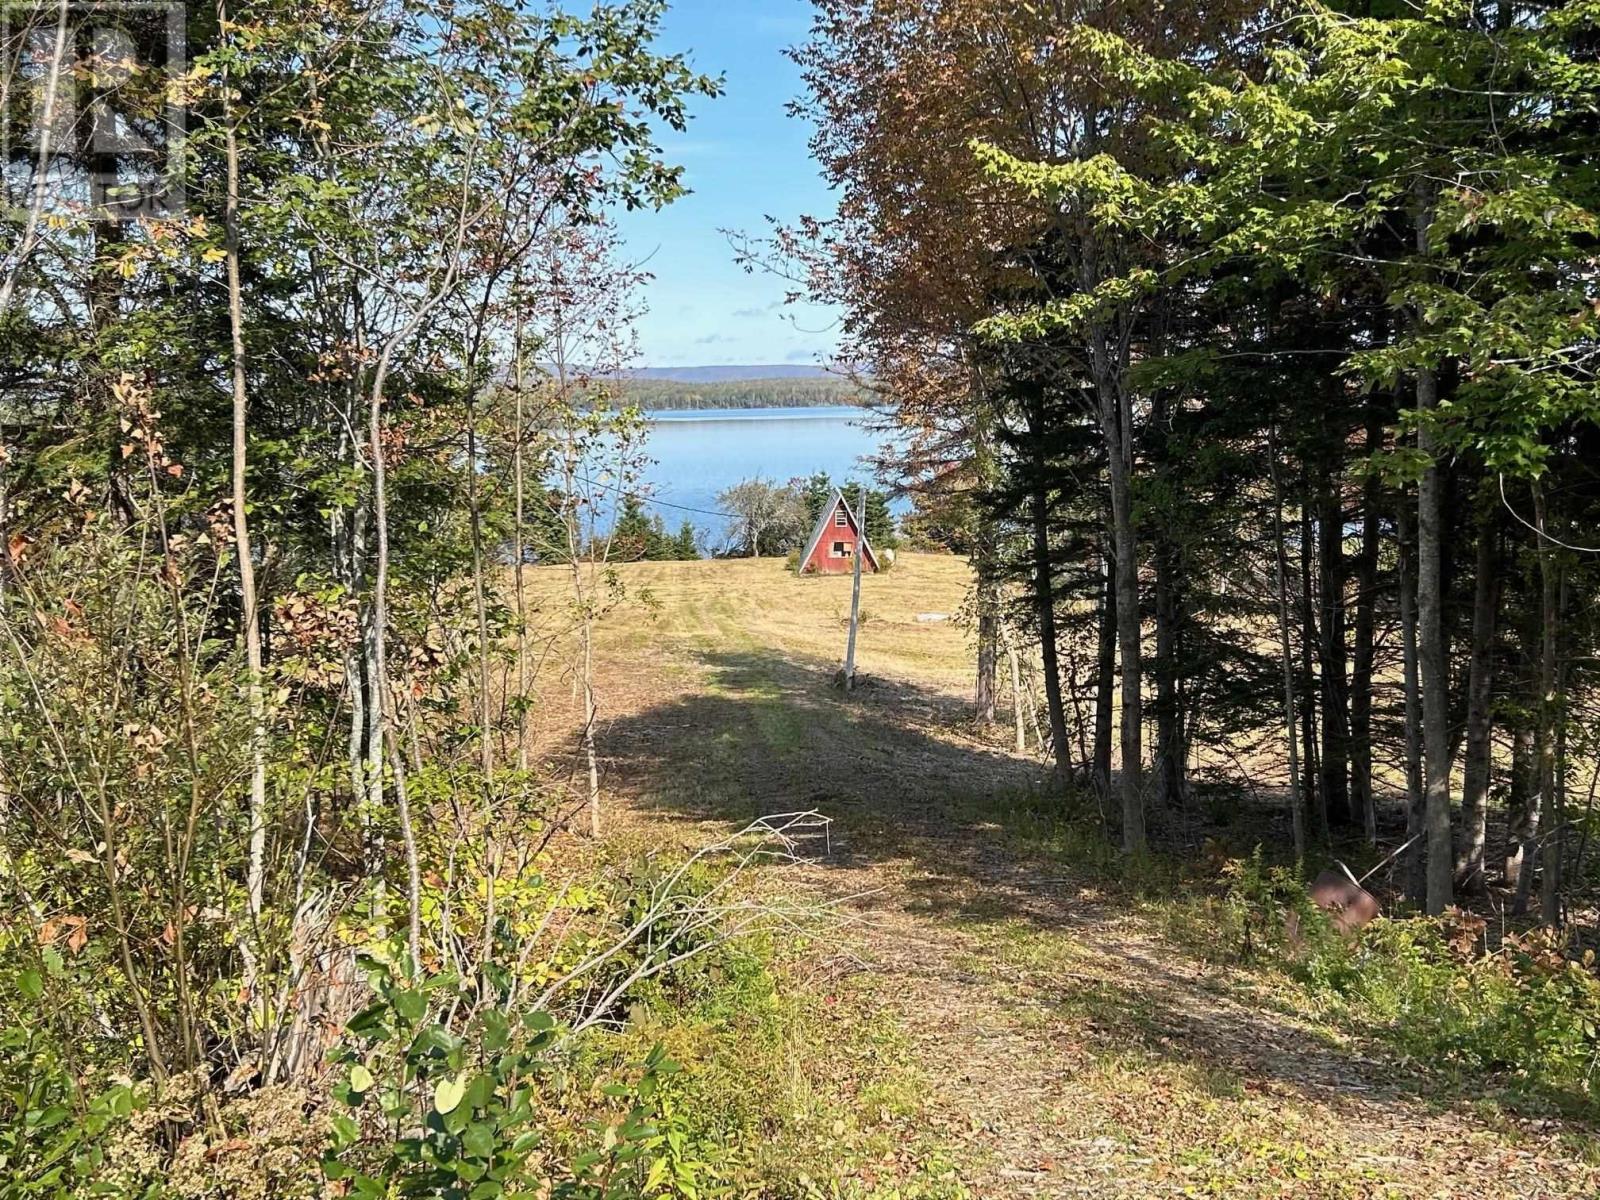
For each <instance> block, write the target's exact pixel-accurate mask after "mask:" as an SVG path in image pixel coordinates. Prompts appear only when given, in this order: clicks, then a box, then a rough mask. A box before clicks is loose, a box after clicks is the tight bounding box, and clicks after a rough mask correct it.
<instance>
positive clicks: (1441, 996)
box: [986, 796, 1600, 1120]
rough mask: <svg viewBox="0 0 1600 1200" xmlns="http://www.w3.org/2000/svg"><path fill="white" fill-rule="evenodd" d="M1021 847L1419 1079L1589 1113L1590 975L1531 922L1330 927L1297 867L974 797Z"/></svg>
mask: <svg viewBox="0 0 1600 1200" xmlns="http://www.w3.org/2000/svg"><path fill="white" fill-rule="evenodd" d="M986 811H987V814H988V815H989V817H990V818H992V819H993V818H998V820H999V822H1000V823H1001V825H1002V826H1003V827H1004V829H1005V830H1006V831H1007V833H1008V834H1009V835H1010V836H1011V837H1013V838H1014V839H1015V840H1016V841H1017V842H1018V843H1019V844H1020V848H1022V849H1024V850H1025V851H1026V852H1029V853H1034V854H1044V855H1047V856H1048V857H1050V858H1051V859H1054V860H1056V861H1059V862H1061V863H1062V864H1063V865H1066V866H1069V867H1070V868H1071V869H1072V870H1073V871H1074V872H1075V874H1076V876H1077V877H1078V878H1079V879H1081V881H1082V883H1083V885H1084V886H1085V887H1088V888H1091V889H1093V892H1094V893H1095V894H1096V895H1098V896H1100V897H1102V898H1106V899H1110V898H1112V897H1114V898H1115V901H1116V903H1117V904H1119V905H1125V906H1131V907H1132V908H1133V909H1134V910H1136V911H1137V912H1138V913H1139V914H1140V916H1141V917H1142V918H1143V919H1144V920H1146V921H1148V922H1149V923H1150V924H1151V925H1153V926H1154V927H1155V928H1156V929H1157V930H1159V931H1160V933H1161V934H1162V935H1163V936H1164V937H1166V938H1167V939H1169V940H1171V941H1173V942H1175V943H1178V944H1180V945H1182V946H1183V947H1184V948H1185V949H1187V950H1188V951H1189V952H1191V953H1193V954H1194V955H1195V956H1196V957H1198V958H1201V959H1203V960H1205V961H1210V962H1215V963H1219V964H1228V965H1230V966H1235V967H1239V968H1242V969H1244V970H1245V971H1246V972H1247V973H1248V976H1249V978H1250V979H1251V981H1252V983H1255V984H1258V985H1260V988H1261V989H1262V990H1263V992H1264V993H1265V994H1264V995H1263V996H1262V999H1263V1000H1266V1001H1268V1002H1273V1003H1277V1004H1280V1005H1282V1006H1284V1007H1286V1008H1289V1009H1291V1010H1292V1011H1294V1012H1295V1013H1296V1014H1297V1015H1299V1016H1301V1017H1304V1018H1308V1019H1311V1020H1313V1021H1318V1022H1322V1023H1325V1024H1327V1025H1329V1026H1331V1027H1333V1028H1334V1029H1337V1030H1338V1031H1340V1032H1341V1033H1342V1034H1344V1035H1346V1036H1353V1037H1357V1038H1365V1039H1370V1040H1373V1041H1376V1042H1380V1043H1382V1044H1384V1045H1386V1046H1387V1047H1388V1048H1389V1050H1390V1052H1391V1054H1392V1055H1393V1056H1394V1058H1395V1060H1396V1062H1397V1065H1400V1066H1403V1067H1406V1068H1409V1069H1412V1070H1417V1071H1422V1072H1426V1073H1427V1075H1428V1076H1429V1078H1430V1080H1431V1082H1432V1083H1433V1085H1435V1086H1438V1087H1445V1086H1448V1087H1449V1088H1451V1089H1452V1090H1454V1091H1456V1092H1457V1093H1459V1094H1462V1095H1468V1094H1470V1095H1473V1096H1477V1097H1487V1098H1491V1099H1492V1100H1493V1101H1494V1102H1498V1103H1502V1104H1504V1105H1505V1106H1506V1107H1507V1108H1509V1109H1510V1110H1512V1111H1514V1112H1520V1113H1539V1112H1549V1111H1559V1112H1564V1113H1568V1114H1571V1115H1575V1116H1580V1117H1583V1118H1585V1119H1589V1120H1594V1119H1597V1118H1600V975H1597V972H1596V962H1595V956H1594V953H1593V952H1592V951H1586V952H1585V953H1584V954H1583V955H1582V956H1581V957H1580V958H1573V957H1570V956H1568V955H1567V954H1564V953H1563V952H1562V951H1561V950H1560V948H1559V947H1558V944H1557V942H1556V941H1555V939H1553V938H1551V937H1550V936H1548V935H1547V934H1545V933H1543V932H1542V931H1538V930H1528V931H1524V932H1522V933H1520V934H1519V933H1507V934H1506V935H1504V936H1503V937H1501V938H1500V939H1498V941H1497V943H1496V944H1494V945H1493V946H1492V947H1491V946H1490V945H1489V944H1488V943H1489V940H1490V939H1488V938H1487V937H1486V936H1485V927H1484V922H1483V920H1482V919H1481V918H1479V917H1476V916H1474V915H1473V914H1471V913H1468V912H1463V911H1460V910H1454V909H1453V910H1451V911H1450V912H1448V913H1447V914H1445V916H1444V917H1442V918H1439V919H1430V918H1427V917H1422V916H1409V917H1397V918H1382V917H1380V918H1378V919H1377V920H1375V921H1374V922H1372V923H1371V924H1370V925H1368V926H1367V927H1366V928H1364V929H1362V930H1360V931H1359V932H1358V933H1355V934H1352V935H1349V936H1345V935H1341V934H1339V933H1338V932H1336V931H1335V930H1334V929H1333V928H1332V926H1331V925H1330V923H1329V922H1328V920H1327V919H1326V917H1325V916H1324V915H1323V914H1322V913H1321V912H1320V911H1319V910H1317V909H1316V907H1315V906H1314V905H1313V904H1312V903H1311V901H1310V898H1309V895H1308V892H1307V876H1306V875H1304V874H1302V873H1299V872H1297V871H1296V870H1295V869H1294V868H1293V867H1292V866H1289V865H1285V864H1282V863H1271V862H1269V861H1267V860H1266V859H1265V858H1264V857H1263V853H1262V851H1261V849H1260V848H1259V847H1257V848H1255V849H1254V850H1253V851H1252V852H1250V853H1248V854H1239V853H1237V852H1230V851H1228V850H1227V849H1225V848H1223V847H1221V846H1217V845H1211V846H1208V848H1207V852H1206V853H1205V854H1204V855H1202V856H1201V858H1200V859H1199V860H1198V861H1195V860H1193V859H1188V858H1185V859H1179V858H1178V857H1176V856H1168V855H1163V854H1160V853H1152V854H1149V855H1147V856H1145V857H1143V858H1141V859H1138V860H1134V861H1129V860H1126V859H1124V858H1123V857H1122V856H1121V855H1120V854H1119V853H1118V852H1117V850H1116V848H1115V846H1114V845H1113V844H1112V842H1111V841H1110V840H1109V839H1108V838H1107V836H1106V835H1105V833H1104V832H1103V831H1102V830H1101V829H1100V828H1099V827H1098V825H1097V823H1096V821H1095V820H1094V817H1093V813H1092V809H1091V808H1090V806H1089V805H1088V804H1085V803H1084V802H1082V801H1079V802H1078V803H1077V805H1076V807H1075V808H1074V807H1072V806H1066V807H1064V806H1063V805H1062V804H1061V803H1060V802H1059V801H1058V800H1053V799H1051V798H1045V797H1038V796H1020V797H1013V798H1009V799H1006V800H1004V801H1001V802H999V803H997V804H992V805H989V806H986Z"/></svg>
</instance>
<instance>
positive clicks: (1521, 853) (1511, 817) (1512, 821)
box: [1505, 719, 1539, 916]
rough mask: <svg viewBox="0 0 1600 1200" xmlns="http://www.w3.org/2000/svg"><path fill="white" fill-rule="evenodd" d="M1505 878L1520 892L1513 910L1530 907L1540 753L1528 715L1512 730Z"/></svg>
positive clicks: (1518, 912) (1537, 835)
mask: <svg viewBox="0 0 1600 1200" xmlns="http://www.w3.org/2000/svg"><path fill="white" fill-rule="evenodd" d="M1507 801H1508V803H1507V813H1506V817H1507V825H1506V859H1505V882H1506V886H1507V887H1509V888H1511V889H1512V891H1513V892H1514V893H1515V894H1516V903H1515V905H1514V906H1513V909H1512V911H1513V912H1515V913H1516V914H1518V915H1519V916H1520V915H1521V914H1522V913H1524V912H1526V911H1527V907H1528V884H1529V881H1530V880H1532V878H1533V866H1534V862H1533V860H1534V854H1535V846H1536V845H1537V841H1538V837H1539V754H1538V746H1537V739H1536V737H1535V734H1534V727H1533V725H1531V724H1529V723H1528V722H1527V720H1526V719H1519V722H1518V724H1517V726H1516V728H1514V729H1513V730H1512V731H1511V789H1510V791H1509V793H1508V795H1507Z"/></svg>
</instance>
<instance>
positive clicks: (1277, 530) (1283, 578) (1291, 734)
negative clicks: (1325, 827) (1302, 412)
mask: <svg viewBox="0 0 1600 1200" xmlns="http://www.w3.org/2000/svg"><path fill="white" fill-rule="evenodd" d="M1275 443H1276V439H1274V444H1272V445H1270V446H1269V447H1268V451H1267V453H1268V455H1269V462H1270V465H1271V471H1272V532H1273V548H1274V551H1275V553H1274V555H1273V563H1274V566H1275V567H1276V573H1277V582H1278V642H1279V660H1280V662H1281V663H1282V664H1283V733H1284V743H1285V745H1286V746H1287V747H1288V750H1289V818H1290V826H1291V828H1292V830H1293V835H1294V860H1295V862H1296V863H1301V862H1304V861H1305V857H1306V818H1305V805H1304V804H1303V803H1302V801H1301V798H1300V752H1299V747H1298V746H1297V745H1296V739H1295V728H1294V716H1295V713H1294V650H1293V647H1292V643H1291V640H1290V637H1289V624H1290V622H1289V552H1288V549H1287V548H1286V547H1285V546H1284V538H1283V484H1282V482H1281V481H1280V479H1279V475H1278V448H1277V445H1276V444H1275Z"/></svg>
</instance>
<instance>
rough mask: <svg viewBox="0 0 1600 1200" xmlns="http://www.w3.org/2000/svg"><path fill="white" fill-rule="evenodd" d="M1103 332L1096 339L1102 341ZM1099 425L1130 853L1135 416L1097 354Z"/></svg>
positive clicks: (1136, 820) (1135, 833) (1137, 798)
mask: <svg viewBox="0 0 1600 1200" xmlns="http://www.w3.org/2000/svg"><path fill="white" fill-rule="evenodd" d="M1104 337H1105V334H1104V332H1103V331H1102V332H1100V333H1099V334H1098V338H1099V339H1100V340H1102V341H1103V340H1104ZM1096 358H1097V360H1099V362H1100V363H1101V367H1100V369H1099V371H1098V372H1097V374H1098V375H1099V376H1100V378H1099V379H1097V388H1098V392H1099V396H1100V424H1101V429H1102V432H1103V435H1104V437H1105V442H1106V452H1107V453H1106V459H1107V463H1108V465H1109V472H1108V473H1109V475H1110V479H1111V527H1112V533H1113V538H1114V541H1115V543H1116V551H1117V560H1116V561H1117V565H1116V584H1117V657H1118V660H1119V661H1120V664H1121V667H1122V712H1121V720H1120V722H1119V726H1120V730H1121V734H1122V736H1121V739H1120V741H1121V751H1122V752H1121V756H1120V758H1121V761H1120V763H1119V766H1120V768H1121V770H1120V772H1119V776H1118V788H1117V791H1118V793H1119V794H1120V796H1121V798H1122V848H1123V850H1124V852H1126V853H1129V854H1140V853H1143V852H1144V849H1145V821H1144V780H1143V766H1144V763H1143V758H1144V719H1143V709H1144V696H1143V693H1142V687H1143V683H1144V671H1143V667H1142V663H1143V647H1142V645H1141V644H1140V639H1141V636H1142V630H1141V628H1140V622H1139V547H1138V543H1137V541H1136V540H1135V533H1134V520H1133V417H1132V413H1131V412H1130V411H1129V402H1128V398H1127V397H1126V396H1123V395H1122V394H1121V386H1120V382H1119V381H1117V380H1115V379H1114V378H1110V371H1109V369H1108V356H1107V354H1106V352H1105V350H1104V349H1103V348H1102V349H1100V350H1098V351H1097V352H1096Z"/></svg>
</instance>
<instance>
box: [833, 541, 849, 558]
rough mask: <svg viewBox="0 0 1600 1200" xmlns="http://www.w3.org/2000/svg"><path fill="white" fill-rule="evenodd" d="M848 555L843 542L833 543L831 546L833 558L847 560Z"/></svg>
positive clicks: (847, 549)
mask: <svg viewBox="0 0 1600 1200" xmlns="http://www.w3.org/2000/svg"><path fill="white" fill-rule="evenodd" d="M849 555H850V550H849V548H848V547H846V546H845V544H844V543H843V542H835V543H834V544H833V556H834V557H835V558H848V557H849Z"/></svg>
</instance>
